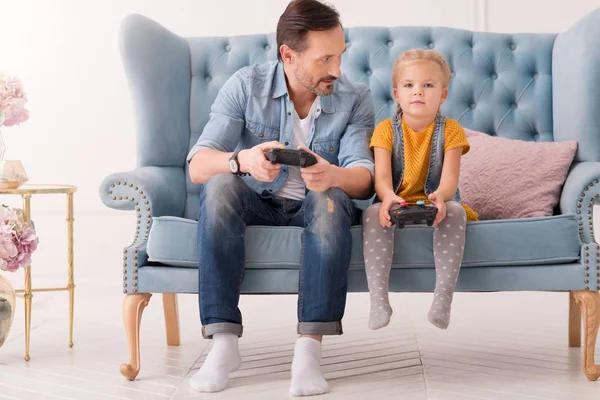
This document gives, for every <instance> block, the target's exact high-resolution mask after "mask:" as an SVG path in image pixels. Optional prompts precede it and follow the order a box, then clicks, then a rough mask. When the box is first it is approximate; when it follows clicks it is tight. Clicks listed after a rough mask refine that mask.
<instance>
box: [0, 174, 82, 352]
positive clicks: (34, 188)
mask: <svg viewBox="0 0 600 400" xmlns="http://www.w3.org/2000/svg"><path fill="white" fill-rule="evenodd" d="M76 191H77V187H75V186H71V185H28V184H26V185H22V186H20V187H18V188H17V189H0V195H1V194H16V195H20V196H21V198H22V199H23V218H24V219H25V220H26V221H31V196H33V195H42V194H66V195H67V263H68V277H67V287H54V288H39V289H32V288H31V265H30V266H28V267H25V288H24V289H19V290H15V292H16V293H17V296H19V297H21V298H23V299H24V301H25V361H29V342H30V330H31V299H32V298H33V293H34V292H58V291H68V292H69V347H73V310H74V306H75V280H74V266H73V221H74V218H73V193H75V192H76Z"/></svg>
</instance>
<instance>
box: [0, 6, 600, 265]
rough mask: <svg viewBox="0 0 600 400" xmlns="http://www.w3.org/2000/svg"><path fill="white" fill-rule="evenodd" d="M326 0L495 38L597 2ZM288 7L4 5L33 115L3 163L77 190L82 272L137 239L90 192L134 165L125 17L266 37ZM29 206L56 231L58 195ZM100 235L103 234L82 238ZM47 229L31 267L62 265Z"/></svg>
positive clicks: (574, 14) (350, 11) (8, 134)
mask: <svg viewBox="0 0 600 400" xmlns="http://www.w3.org/2000/svg"><path fill="white" fill-rule="evenodd" d="M330 2H331V3H332V4H334V5H335V6H336V7H337V8H338V10H339V11H340V12H341V15H342V20H343V22H344V24H345V25H346V26H349V27H350V26H358V25H386V26H393V25H437V26H452V27H457V28H462V29H472V30H490V31H500V32H560V31H562V30H565V29H568V27H569V26H571V25H572V24H573V23H575V22H576V21H577V20H578V19H579V18H581V17H582V16H583V15H585V14H586V13H587V12H589V11H590V10H592V9H595V8H597V7H600V0H577V1H567V0H555V2H554V3H552V2H548V1H545V0H528V1H523V0H503V1H486V0H456V1H447V0H422V1H406V0H395V1H390V0H370V1H368V2H365V1H364V0H331V1H330ZM286 4H287V0H253V1H241V0H219V1H216V2H215V1H202V0H94V1H92V0H52V1H47V0H18V1H14V0H0V37H1V38H3V39H2V43H1V45H0V49H1V53H0V54H1V55H0V70H1V71H5V72H7V73H9V74H15V75H18V76H19V77H20V78H22V80H23V81H24V85H25V89H26V92H27V94H28V96H29V103H28V108H29V110H30V111H31V119H30V120H29V121H27V122H26V123H24V124H22V125H21V126H19V127H12V128H4V129H2V133H3V135H4V138H5V142H6V145H7V152H6V157H7V158H11V159H21V160H22V161H23V163H24V165H25V167H26V169H27V172H28V174H29V177H30V181H31V182H32V183H33V182H37V183H55V182H62V183H71V184H75V185H77V186H79V188H80V189H79V191H78V193H77V194H76V203H75V207H76V219H77V220H76V227H77V228H78V231H77V236H76V243H77V246H78V247H77V252H76V261H77V262H78V264H95V263H100V262H101V263H103V264H106V265H103V266H102V268H103V270H106V271H111V272H110V274H113V273H114V274H115V276H117V275H118V273H119V272H120V271H119V262H118V259H119V257H120V255H119V253H120V249H121V248H122V247H123V246H124V245H126V244H128V243H129V242H130V239H131V235H130V233H129V232H133V226H134V225H133V224H134V220H133V216H132V215H131V214H126V213H123V212H117V211H113V210H110V209H108V208H106V207H105V206H104V205H103V204H102V203H101V202H100V200H99V196H98V184H99V183H100V181H101V180H102V179H103V178H104V177H105V176H106V175H108V174H109V173H112V172H116V171H122V170H129V169H132V168H134V167H135V154H134V153H133V150H132V149H133V148H134V120H133V118H132V113H131V106H130V103H129V93H128V90H127V87H126V82H125V79H124V76H123V72H122V68H121V61H120V57H119V49H118V41H117V31H118V28H119V24H120V21H121V19H122V18H123V17H124V16H125V15H127V14H129V13H134V12H135V13H141V14H144V15H146V16H148V17H150V18H153V19H155V20H157V21H158V22H160V23H161V24H163V25H165V26H166V27H168V28H169V29H171V30H173V31H174V32H176V33H177V34H180V35H183V36H188V35H189V36H196V35H232V34H244V33H259V32H271V31H273V30H274V29H275V25H276V23H277V19H278V17H279V15H280V13H281V12H282V11H283V9H284V7H285V5H286ZM217 7H218V8H220V9H222V10H227V11H226V12H225V11H217ZM0 201H3V202H8V203H9V204H12V203H11V202H12V201H13V200H11V199H8V198H3V199H2V200H0ZM33 207H34V212H35V213H37V214H36V215H37V221H38V224H39V225H40V224H43V223H44V222H46V221H47V222H49V223H51V224H52V226H54V224H55V223H56V224H59V223H60V224H62V222H63V219H62V214H61V213H62V212H63V211H64V204H63V202H62V198H61V197H58V196H55V197H51V198H46V199H43V198H39V199H38V198H34V203H33ZM45 216H47V217H45ZM44 218H46V220H44ZM40 229H42V228H41V227H40ZM57 229H58V228H57ZM96 231H97V232H100V233H99V234H97V235H95V236H93V237H89V236H88V235H89V234H91V233H92V232H96ZM44 232H45V236H44V237H43V244H42V245H41V246H40V250H39V252H38V254H37V255H36V258H35V260H49V259H50V256H55V255H58V257H59V258H58V260H59V261H63V260H64V259H65V258H66V256H65V255H64V254H63V252H62V251H63V250H62V247H60V246H63V242H64V240H63V233H62V231H60V232H61V233H60V235H53V234H52V232H53V231H52V230H51V229H48V230H45V231H44ZM99 237H104V238H106V240H108V242H107V243H108V244H106V245H105V246H103V247H102V249H101V250H100V251H99V252H98V253H94V252H93V249H95V248H96V245H95V244H94V243H93V242H92V241H96V240H98V239H99ZM53 260H54V259H53ZM53 265H54V264H53ZM84 267H86V268H91V267H89V266H87V265H86V266H84ZM40 268H41V267H40ZM56 268H59V267H56ZM60 268H62V266H60ZM80 268H81V267H80ZM94 268H95V267H94ZM48 271H49V270H48ZM107 274H108V272H107Z"/></svg>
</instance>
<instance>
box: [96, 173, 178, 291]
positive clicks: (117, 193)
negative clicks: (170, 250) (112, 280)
mask: <svg viewBox="0 0 600 400" xmlns="http://www.w3.org/2000/svg"><path fill="white" fill-rule="evenodd" d="M185 194H186V191H185V172H184V169H183V168H180V167H140V168H137V169H134V170H133V171H128V172H118V173H115V174H112V175H109V176H107V177H106V178H105V179H104V180H103V181H102V183H101V184H100V198H101V199H102V202H103V203H104V204H106V205H107V206H108V207H111V208H114V209H118V210H135V211H136V214H137V226H136V232H135V236H134V239H133V242H132V243H131V244H130V245H129V246H127V247H125V248H124V249H123V293H137V271H138V266H141V265H144V264H145V263H146V262H147V261H148V254H147V252H146V242H147V240H148V234H149V232H150V226H151V225H152V217H158V216H162V215H171V216H176V217H181V216H183V210H184V208H185V197H186V195H185Z"/></svg>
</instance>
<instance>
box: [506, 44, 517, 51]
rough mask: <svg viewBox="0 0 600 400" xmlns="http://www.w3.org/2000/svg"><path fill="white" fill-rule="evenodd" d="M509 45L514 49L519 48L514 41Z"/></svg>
mask: <svg viewBox="0 0 600 400" xmlns="http://www.w3.org/2000/svg"><path fill="white" fill-rule="evenodd" d="M508 47H510V49H511V50H513V51H514V50H516V49H517V45H516V44H514V43H511V44H510V45H509V46H508Z"/></svg>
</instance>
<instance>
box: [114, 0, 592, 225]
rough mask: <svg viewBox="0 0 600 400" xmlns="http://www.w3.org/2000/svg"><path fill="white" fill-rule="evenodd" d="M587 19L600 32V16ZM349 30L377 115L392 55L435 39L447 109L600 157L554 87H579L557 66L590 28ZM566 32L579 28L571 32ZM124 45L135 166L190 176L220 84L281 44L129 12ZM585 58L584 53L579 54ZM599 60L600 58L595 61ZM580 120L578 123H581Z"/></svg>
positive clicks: (384, 112) (272, 55)
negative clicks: (193, 31)
mask: <svg viewBox="0 0 600 400" xmlns="http://www.w3.org/2000/svg"><path fill="white" fill-rule="evenodd" d="M593 14H595V16H594V15H592V17H593V18H592V17H590V16H587V17H586V18H587V19H588V20H590V19H592V20H594V19H595V20H596V21H599V22H600V13H599V12H596V13H593ZM583 22H585V21H582V22H580V23H579V25H581V24H582V23H583ZM592 22H593V21H592ZM585 24H586V25H589V26H593V28H594V30H595V32H598V33H600V30H598V28H597V26H598V25H600V24H598V23H596V24H593V23H591V22H589V21H588V22H586V23H585ZM577 29H579V28H578V27H577V26H576V27H574V28H573V29H572V31H576V30H577ZM582 29H583V28H582ZM588 31H589V29H588ZM345 32H346V46H347V51H346V53H345V54H344V56H343V60H342V71H343V72H344V73H345V74H346V75H348V76H349V77H350V78H351V79H353V80H356V81H360V82H364V83H365V84H366V85H367V86H369V88H370V89H371V94H372V97H373V101H374V105H375V112H376V123H377V122H379V121H381V120H383V119H385V118H389V117H390V116H391V115H392V114H393V112H394V110H395V108H396V105H395V103H394V101H393V98H392V88H391V72H392V71H391V69H392V65H393V63H394V60H395V59H396V57H398V55H400V54H401V53H402V52H403V51H405V50H408V49H411V48H431V49H436V50H438V51H440V52H441V53H442V54H443V55H444V56H445V57H446V59H447V60H448V62H449V64H450V68H451V71H452V81H451V83H450V87H449V95H448V99H447V101H446V102H445V103H444V104H443V106H442V112H443V113H444V114H445V115H446V116H448V117H450V118H454V119H457V120H458V121H459V122H460V123H461V124H462V125H463V126H464V127H466V128H470V129H474V130H478V131H482V132H485V133H488V134H490V135H498V136H502V137H506V138H511V139H522V140H527V141H552V140H555V139H556V140H580V142H581V141H582V140H584V141H586V140H587V141H589V144H592V145H593V146H594V149H596V151H593V149H592V151H588V152H587V153H586V152H585V151H584V152H583V153H582V151H579V153H578V157H579V160H586V159H590V160H591V159H593V160H597V159H598V158H600V152H599V151H598V149H600V139H599V138H598V136H600V135H598V133H600V132H598V131H595V132H588V133H585V132H581V133H579V134H573V133H572V130H571V128H570V127H569V126H568V122H567V121H566V120H568V119H569V118H567V116H562V114H563V113H562V112H561V111H560V110H558V111H557V110H555V109H553V90H554V97H556V96H557V95H560V96H561V97H562V96H563V95H566V96H569V95H572V94H573V93H575V92H571V90H572V89H570V88H569V87H566V86H567V85H566V84H565V85H563V87H562V88H561V91H562V92H561V93H556V89H555V88H554V87H553V85H555V83H554V80H555V77H553V68H557V67H558V68H560V69H561V74H565V73H568V72H570V71H565V69H566V68H567V67H568V66H569V65H570V63H571V61H572V60H569V59H568V57H569V55H570V53H572V52H575V54H577V51H578V50H577V49H573V47H577V46H579V47H582V46H583V48H586V46H587V44H586V43H581V42H585V41H586V40H588V39H587V38H586V37H587V35H589V32H587V33H585V34H584V33H577V32H575V33H573V32H567V33H566V34H561V35H564V36H565V37H566V38H567V39H563V40H562V41H561V42H559V41H558V40H557V36H561V35H556V34H500V33H484V32H472V31H466V30H460V29H453V28H440V27H437V28H436V27H434V28H426V27H395V28H383V27H361V28H346V29H345ZM569 35H571V36H575V37H574V38H573V39H569ZM580 37H581V40H579V39H580ZM596 37H597V39H596V38H593V39H589V40H594V41H600V35H596ZM572 41H573V42H577V43H576V44H574V43H571V42H572ZM557 43H558V44H557ZM558 46H560V48H555V47H558ZM596 49H600V47H596ZM121 51H122V56H123V60H124V65H125V70H126V73H127V76H128V79H129V83H130V88H131V91H132V95H133V100H134V108H135V111H136V114H137V115H136V119H137V122H138V147H137V151H138V165H170V166H175V165H180V166H182V167H184V168H185V169H186V171H185V173H186V175H187V166H186V165H185V162H184V161H185V156H186V154H187V152H188V151H189V149H190V148H191V147H192V146H193V144H194V143H195V142H196V141H197V139H198V137H199V136H200V135H201V133H202V130H203V127H204V125H205V124H206V122H207V121H208V118H209V111H210V107H211V105H212V103H213V101H214V99H215V97H216V95H217V92H218V90H219V89H220V88H221V86H222V85H223V84H224V82H225V81H226V80H227V79H228V78H229V77H230V76H231V75H232V74H233V73H235V72H236V71H237V70H238V69H240V68H241V67H244V66H247V65H250V64H256V63H261V62H264V61H267V60H274V59H276V54H277V53H276V51H277V46H276V42H275V36H274V34H267V35H243V36H232V37H203V38H181V37H179V36H177V35H175V34H173V33H171V32H170V31H168V30H166V29H165V28H163V27H162V26H160V25H159V24H157V23H156V22H154V21H151V20H149V19H147V18H145V17H142V16H139V15H132V16H129V17H127V18H126V20H125V21H124V23H123V25H122V31H121ZM595 51H597V52H598V53H600V50H595ZM557 52H560V57H559V56H557ZM586 57H589V56H588V55H581V58H580V60H582V59H583V60H584V61H585V59H586ZM557 58H559V59H558V60H557ZM573 62H574V61H573ZM578 64H579V63H578ZM598 67H600V62H599V63H598V64H596V70H598ZM575 68H580V69H581V68H582V67H581V66H578V67H575ZM588 69H589V68H588ZM554 72H555V73H556V71H554ZM575 72H576V70H575ZM585 72H586V74H587V75H593V74H595V75H593V76H595V79H596V83H600V73H595V72H593V71H591V70H590V71H588V70H587V69H586V71H585ZM587 75H586V76H587ZM571 78H572V79H571ZM563 79H564V77H563ZM573 79H578V77H577V76H572V77H569V78H567V79H564V80H567V82H568V84H569V85H573V84H574V83H573V82H572V81H573ZM586 86H587V87H588V90H587V91H583V89H581V90H580V91H579V92H577V93H579V94H580V96H579V97H582V96H585V95H587V96H590V92H591V90H590V89H589V88H590V87H591V86H589V85H586ZM596 87H597V86H596ZM596 93H597V91H593V96H595V97H597V98H595V99H586V98H585V97H584V98H583V99H582V98H578V99H569V101H571V100H572V101H575V102H582V104H584V105H585V106H586V107H587V108H589V107H591V106H593V105H596V106H598V105H600V104H599V103H600V96H597V95H596ZM561 100H564V99H561ZM592 100H593V101H592ZM590 102H591V103H592V104H589V103H590ZM599 114H600V108H598V107H596V109H595V111H594V110H590V111H589V115H586V114H583V113H582V112H581V111H577V112H576V114H575V115H572V116H573V117H579V118H588V120H587V121H588V122H592V123H594V122H595V123H596V124H597V128H600V117H598V115H599ZM591 118H595V119H591ZM559 119H560V124H561V126H562V131H561V132H560V135H559V136H560V137H559V138H557V132H555V130H554V129H555V127H554V126H553V125H555V124H556V123H557V120H559ZM585 125H586V124H581V126H582V128H583V129H584V130H585V129H587V128H586V126H585ZM580 146H581V143H580ZM199 190H200V187H199V185H194V184H192V183H191V181H190V180H189V178H188V179H187V203H186V204H187V205H186V212H185V216H186V217H189V218H195V217H196V215H197V210H198V204H197V203H198V201H197V196H198V193H199Z"/></svg>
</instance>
